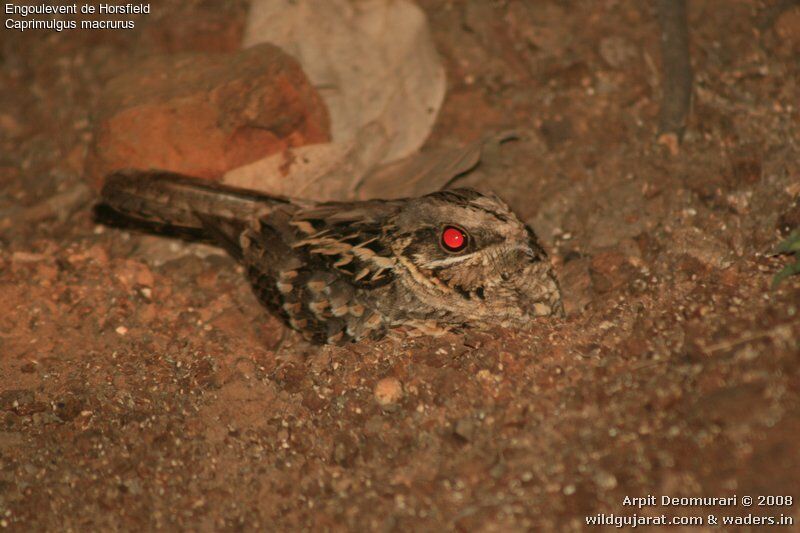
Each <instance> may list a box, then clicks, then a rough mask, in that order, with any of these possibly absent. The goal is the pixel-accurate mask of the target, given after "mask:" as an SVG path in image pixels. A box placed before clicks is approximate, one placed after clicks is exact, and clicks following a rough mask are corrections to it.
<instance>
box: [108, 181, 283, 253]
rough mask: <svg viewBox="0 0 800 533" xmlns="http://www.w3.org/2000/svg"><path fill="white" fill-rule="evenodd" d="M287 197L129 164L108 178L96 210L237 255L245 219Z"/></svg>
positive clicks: (129, 223)
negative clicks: (129, 165)
mask: <svg viewBox="0 0 800 533" xmlns="http://www.w3.org/2000/svg"><path fill="white" fill-rule="evenodd" d="M288 202H289V200H287V199H285V198H281V197H276V196H270V195H268V194H264V193H261V192H258V191H253V190H249V189H240V188H238V187H231V186H226V185H221V184H218V183H214V182H210V181H208V180H203V179H199V178H193V177H190V176H184V175H182V174H176V173H173V172H166V171H139V170H126V171H121V172H117V173H114V174H111V175H109V176H108V177H107V178H106V181H105V184H104V185H103V190H102V192H101V200H100V202H99V203H98V204H97V206H95V213H96V215H97V217H98V219H99V220H100V221H102V222H105V223H108V224H112V225H117V226H126V227H131V226H132V227H136V228H141V229H146V230H149V231H154V232H159V233H167V234H173V235H177V236H181V237H189V238H193V239H205V240H211V241H214V242H217V243H218V244H221V245H223V246H225V247H226V248H228V250H229V251H230V252H231V253H234V255H236V253H237V250H238V234H239V233H241V229H242V228H243V227H244V225H245V223H246V221H247V220H248V219H249V218H250V217H252V216H253V215H255V214H256V213H257V212H259V211H262V210H263V209H264V208H267V207H269V206H270V205H276V204H285V203H288ZM231 241H233V242H231ZM231 246H233V249H231Z"/></svg>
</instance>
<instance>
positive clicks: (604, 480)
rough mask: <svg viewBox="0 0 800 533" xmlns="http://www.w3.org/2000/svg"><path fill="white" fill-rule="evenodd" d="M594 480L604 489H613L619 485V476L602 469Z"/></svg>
mask: <svg viewBox="0 0 800 533" xmlns="http://www.w3.org/2000/svg"><path fill="white" fill-rule="evenodd" d="M594 482H595V483H596V484H597V486H598V487H600V488H601V489H604V490H611V489H613V488H615V487H616V486H617V478H616V477H615V476H614V474H611V473H609V472H606V471H605V470H601V471H600V472H598V473H597V475H595V477H594Z"/></svg>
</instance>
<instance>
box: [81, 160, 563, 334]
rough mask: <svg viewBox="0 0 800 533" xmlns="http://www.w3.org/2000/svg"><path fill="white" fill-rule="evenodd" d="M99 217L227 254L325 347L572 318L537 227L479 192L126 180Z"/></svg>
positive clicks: (149, 177) (283, 314)
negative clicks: (333, 195)
mask: <svg viewBox="0 0 800 533" xmlns="http://www.w3.org/2000/svg"><path fill="white" fill-rule="evenodd" d="M97 212H98V213H99V214H101V215H102V216H101V218H102V219H104V220H106V221H109V220H112V222H113V223H115V224H133V225H135V226H144V227H146V228H147V229H150V230H151V231H157V232H166V233H172V234H175V233H178V234H183V235H184V236H188V237H190V238H198V239H205V240H210V241H212V242H213V243H216V244H218V245H220V246H223V247H224V248H225V249H227V251H228V252H229V253H230V254H231V255H232V256H233V257H234V258H235V259H236V260H238V261H239V262H241V264H243V265H244V268H245V269H246V272H247V277H248V278H249V281H250V283H251V284H252V286H253V288H254V291H255V293H256V295H257V297H258V298H259V300H261V302H262V303H263V304H264V305H265V306H266V307H267V308H268V309H269V310H270V311H272V312H273V313H276V314H277V315H278V316H279V317H280V318H282V319H283V320H284V321H285V322H286V323H287V324H288V325H289V326H291V327H292V328H294V329H296V330H298V331H300V332H301V333H302V334H303V335H304V336H305V337H306V338H307V339H308V340H310V341H312V342H316V343H336V344H341V343H345V342H349V341H358V340H360V339H363V338H373V339H377V338H380V337H382V336H383V335H385V334H386V332H387V331H388V330H389V329H392V328H405V329H407V330H411V331H413V332H422V333H435V332H440V331H442V330H452V329H458V328H461V327H487V326H492V325H504V326H511V325H514V326H520V325H524V324H526V323H528V322H530V321H531V320H532V319H534V318H535V317H544V316H550V315H555V314H562V313H563V310H562V304H561V293H560V291H559V287H558V283H557V280H556V277H555V276H554V274H553V271H552V268H551V265H550V263H549V261H548V259H547V255H546V254H545V251H544V250H543V249H542V247H541V246H540V245H539V243H538V241H537V239H536V236H535V235H534V233H533V231H532V230H531V229H530V228H529V227H528V226H526V225H525V224H523V223H522V222H520V220H519V219H518V218H517V217H516V216H515V215H514V213H512V212H511V210H510V209H509V207H508V206H507V205H506V204H505V203H503V201H501V200H500V199H499V198H497V197H495V196H493V195H486V194H482V193H479V192H477V191H474V190H471V189H452V190H441V191H437V192H434V193H431V194H427V195H425V196H421V197H418V198H406V199H400V200H367V201H355V202H313V201H305V200H296V199H289V198H281V197H276V196H271V195H267V194H264V193H261V192H257V191H252V190H246V189H239V188H235V187H230V186H224V185H220V184H217V183H213V182H209V181H205V180H200V179H197V178H192V177H188V176H183V175H178V174H174V173H169V172H158V171H148V172H142V171H125V172H119V173H116V174H112V175H110V176H109V177H108V178H107V179H106V182H105V185H104V187H103V190H102V200H101V202H100V203H99V204H98V206H97ZM109 217H111V218H109Z"/></svg>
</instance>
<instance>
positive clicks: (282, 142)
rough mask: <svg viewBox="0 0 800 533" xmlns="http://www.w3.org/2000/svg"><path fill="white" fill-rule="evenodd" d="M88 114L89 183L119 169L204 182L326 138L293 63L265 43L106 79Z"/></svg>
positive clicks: (317, 106) (324, 122)
mask: <svg viewBox="0 0 800 533" xmlns="http://www.w3.org/2000/svg"><path fill="white" fill-rule="evenodd" d="M98 110H99V111H98V113H97V116H96V117H95V131H94V139H93V142H92V146H91V148H90V154H89V158H88V161H87V176H88V177H89V179H90V180H91V182H92V183H93V184H95V185H99V184H100V182H101V179H102V177H103V176H104V175H105V174H107V173H109V172H111V171H114V170H117V169H121V168H141V169H147V168H162V169H166V170H173V171H177V172H182V173H186V174H191V175H195V176H199V177H205V178H211V179H214V178H219V177H221V176H222V174H224V173H225V172H226V171H228V170H230V169H232V168H235V167H238V166H241V165H244V164H247V163H251V162H253V161H255V160H258V159H261V158H263V157H265V156H267V155H270V154H274V153H278V152H282V151H284V150H285V149H287V148H289V147H293V146H302V145H306V144H314V143H321V142H326V141H327V140H328V139H329V120H328V113H327V110H326V108H325V105H324V103H323V102H322V100H321V99H320V97H319V95H318V94H317V92H316V91H315V90H314V88H313V87H312V86H311V85H310V83H309V81H308V79H307V78H306V76H305V74H304V73H303V71H302V69H301V68H300V66H299V65H298V64H297V62H296V61H295V60H294V59H293V58H292V57H290V56H289V55H287V54H286V53H284V52H283V51H281V50H280V49H279V48H276V47H275V46H273V45H270V44H261V45H258V46H253V47H251V48H248V49H246V50H243V51H241V52H237V53H235V54H213V55H212V54H205V55H203V54H195V55H191V54H181V55H174V56H159V57H156V58H153V59H150V60H148V61H146V62H144V63H142V64H141V65H139V66H138V67H132V68H131V69H130V70H129V71H128V72H127V73H125V74H122V75H121V76H118V77H117V78H114V79H113V80H111V82H109V84H108V86H107V87H106V89H105V93H104V95H103V97H102V99H101V102H100V104H99V106H98Z"/></svg>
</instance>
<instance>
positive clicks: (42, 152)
mask: <svg viewBox="0 0 800 533" xmlns="http://www.w3.org/2000/svg"><path fill="white" fill-rule="evenodd" d="M420 3H421V5H422V7H423V8H424V9H425V11H426V12H427V14H428V16H429V19H430V23H431V26H432V30H433V33H434V37H435V40H436V44H437V47H438V49H439V51H440V53H441V55H442V57H443V59H444V60H445V62H446V67H447V73H448V94H447V97H446V101H445V104H444V107H443V110H442V112H441V115H440V119H439V121H438V123H437V126H436V129H435V132H434V135H433V136H432V138H431V139H430V141H429V143H428V146H431V147H434V146H455V145H459V144H462V143H464V142H468V141H471V140H474V139H475V138H477V137H479V136H481V135H483V134H486V133H490V132H496V131H500V130H504V129H515V130H517V131H520V132H521V133H522V138H521V139H520V140H518V141H516V142H508V143H505V144H503V145H502V146H501V147H499V148H496V149H494V151H493V152H491V153H489V154H487V155H486V158H485V161H484V164H483V165H482V166H481V167H480V168H479V169H478V170H477V171H476V172H475V173H474V174H473V175H470V176H468V177H467V178H466V179H465V180H464V181H465V182H466V184H469V185H473V186H478V187H480V188H485V189H492V190H494V191H496V192H497V193H498V194H499V195H500V196H502V197H504V198H506V199H508V200H509V202H510V203H511V204H512V206H513V207H514V208H515V210H516V211H517V212H518V213H519V214H520V216H521V218H522V219H524V220H526V221H527V222H529V223H530V224H531V225H532V226H533V227H534V228H535V230H536V231H537V233H539V235H540V236H541V238H542V240H543V242H544V243H545V245H546V246H547V248H548V249H549V250H550V251H551V254H552V256H553V258H554V261H555V263H556V266H557V271H558V275H559V277H560V279H561V283H562V285H563V288H564V292H565V301H566V304H567V309H568V311H569V314H568V316H567V317H566V318H564V319H548V320H541V321H538V322H536V323H534V324H531V326H530V328H529V329H528V330H525V331H510V330H497V331H494V332H491V333H474V332H473V333H468V334H466V335H464V336H457V335H451V336H446V337H441V338H421V339H420V338H418V339H404V338H394V339H391V338H387V339H385V340H383V341H380V342H361V343H358V344H354V345H351V346H346V347H324V348H309V347H308V346H306V345H304V344H302V343H301V342H299V340H298V339H297V338H296V337H295V336H294V335H293V334H289V333H286V331H285V329H284V328H283V326H282V325H281V324H280V323H279V322H278V321H277V320H275V319H273V318H270V317H269V316H268V315H266V314H265V313H264V312H263V310H262V309H261V307H260V306H259V304H258V303H257V302H256V300H255V298H254V297H253V295H252V294H251V292H250V289H249V287H248V285H247V284H246V282H245V281H244V280H243V278H242V276H241V271H240V270H238V269H237V268H236V266H235V265H234V263H233V262H232V261H231V260H230V259H228V258H226V257H225V256H223V255H221V254H220V253H218V252H216V251H214V250H212V249H210V248H208V247H204V246H199V245H191V246H187V245H184V244H181V243H173V242H169V241H164V240H163V239H159V238H157V237H152V236H146V235H140V234H132V233H128V232H122V231H119V230H115V229H112V228H104V227H101V226H98V225H96V224H95V223H94V221H93V220H92V216H91V212H90V208H91V205H92V202H93V201H94V194H95V193H94V192H93V191H92V190H91V189H89V188H88V187H86V186H85V185H83V181H82V180H83V164H84V159H85V154H86V149H87V146H88V143H89V142H90V140H91V129H92V109H93V105H95V103H96V101H97V98H98V95H99V94H100V92H101V90H102V87H103V84H104V82H105V81H106V80H108V79H109V78H110V77H112V76H114V75H115V74H117V73H119V72H121V71H124V70H125V69H126V65H128V64H129V63H130V62H132V61H135V60H138V59H140V58H142V57H147V56H148V55H152V54H156V53H165V52H176V51H220V50H233V49H235V48H236V47H237V45H238V42H239V38H240V35H241V31H242V27H243V21H244V17H245V14H246V6H245V5H244V3H243V2H241V1H237V2H227V3H225V7H224V8H222V7H220V4H222V3H214V2H210V1H195V0H191V1H180V2H179V1H177V0H169V1H164V2H158V3H157V4H154V7H153V14H152V15H150V16H149V17H145V18H142V19H137V20H139V22H138V23H137V24H138V25H137V30H136V31H132V32H102V31H97V32H86V33H81V32H64V33H62V34H58V33H49V32H33V31H31V32H26V33H25V34H19V33H12V32H11V31H10V30H5V29H3V30H2V31H0V39H2V40H1V41H0V46H1V47H2V57H0V61H1V63H0V102H2V103H1V104H0V295H1V296H2V297H1V298H0V528H7V529H8V530H16V531H31V530H59V531H87V530H109V529H125V530H133V529H146V530H151V529H161V528H164V529H189V530H242V529H244V530H249V529H267V530H312V529H313V530H327V529H334V530H338V529H352V530H380V531H383V530H409V529H419V530H440V529H443V528H444V529H447V530H460V531H475V530H478V531H520V530H559V531H566V530H581V529H584V528H585V527H586V526H585V523H586V522H585V517H586V516H591V515H596V514H598V513H605V514H609V513H617V514H624V515H633V514H634V513H638V514H640V515H652V516H656V515H661V514H667V515H668V516H673V515H682V516H702V517H706V516H707V515H709V514H718V515H723V514H731V515H743V516H744V515H748V514H752V515H756V516H779V515H781V514H783V515H788V516H793V517H794V520H795V522H796V523H797V522H798V521H800V511H798V509H800V506H799V505H798V504H797V503H794V504H793V505H789V506H782V507H781V506H772V507H763V506H758V505H754V506H753V507H750V508H747V507H744V506H742V505H738V506H736V507H734V508H722V507H660V506H655V507H647V508H643V509H637V508H635V507H634V508H631V507H630V506H625V505H623V500H624V498H625V497H626V496H631V497H633V496H638V497H643V496H647V495H651V494H652V495H655V496H657V497H658V498H660V497H661V496H662V495H670V496H687V497H688V496H705V497H713V496H717V497H721V496H729V495H733V494H736V495H738V496H739V498H741V497H742V496H744V495H750V496H753V497H757V496H759V495H763V496H767V495H774V496H782V495H790V496H793V497H794V500H795V501H796V500H797V498H800V482H799V481H798V480H800V452H798V437H800V409H799V408H800V340H798V339H800V320H799V319H798V308H799V307H800V277H794V278H790V279H788V280H787V281H785V282H784V283H783V284H781V285H780V286H779V287H778V288H777V289H775V290H772V289H770V282H771V280H772V277H773V276H774V275H775V273H776V272H778V271H779V270H780V269H781V267H782V266H783V265H785V264H786V262H787V261H788V258H785V257H773V256H771V255H770V254H769V251H770V250H772V249H773V247H774V246H775V245H776V244H777V243H778V242H779V241H780V239H781V236H782V235H785V234H786V233H787V230H788V229H789V228H790V227H793V226H797V225H798V223H800V204H798V196H799V195H800V144H799V143H800V128H798V119H800V109H799V108H798V107H799V106H800V62H798V60H797V58H798V53H800V11H799V10H800V7H794V8H791V7H790V8H789V9H788V10H783V11H782V10H780V9H778V7H780V6H784V7H785V5H788V4H787V3H786V2H779V1H755V0H731V1H727V0H726V1H723V0H691V1H690V24H691V31H692V36H691V39H692V41H691V42H692V54H693V64H694V68H695V74H696V76H695V100H694V110H693V114H692V118H691V123H690V125H689V129H688V131H687V135H686V138H685V141H684V143H683V145H682V148H681V151H680V153H679V154H678V155H676V156H672V155H670V154H669V153H668V152H667V151H666V150H665V149H664V148H663V147H661V146H658V145H656V144H655V142H654V139H655V137H656V124H657V117H658V108H659V99H660V94H661V93H660V87H661V85H660V59H659V41H658V32H657V25H656V22H655V14H654V9H653V7H652V5H651V3H649V2H638V1H634V0H602V1H577V0H570V1H563V2H562V1H555V0H551V1H542V2H530V3H528V2H515V1H498V2H489V1H482V0H475V1H470V0H462V1H441V0H423V1H421V2H420ZM282 340H283V343H282V344H281V341H282ZM279 345H280V349H278V347H279ZM379 383H380V385H379ZM398 387H399V388H398ZM387 391H388V394H389V396H391V395H392V394H395V395H399V396H397V397H395V398H390V399H391V400H393V401H389V402H388V403H385V405H383V404H381V403H380V402H379V401H378V398H379V397H380V398H381V399H385V396H386V394H387ZM784 529H785V530H789V529H791V528H784Z"/></svg>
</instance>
